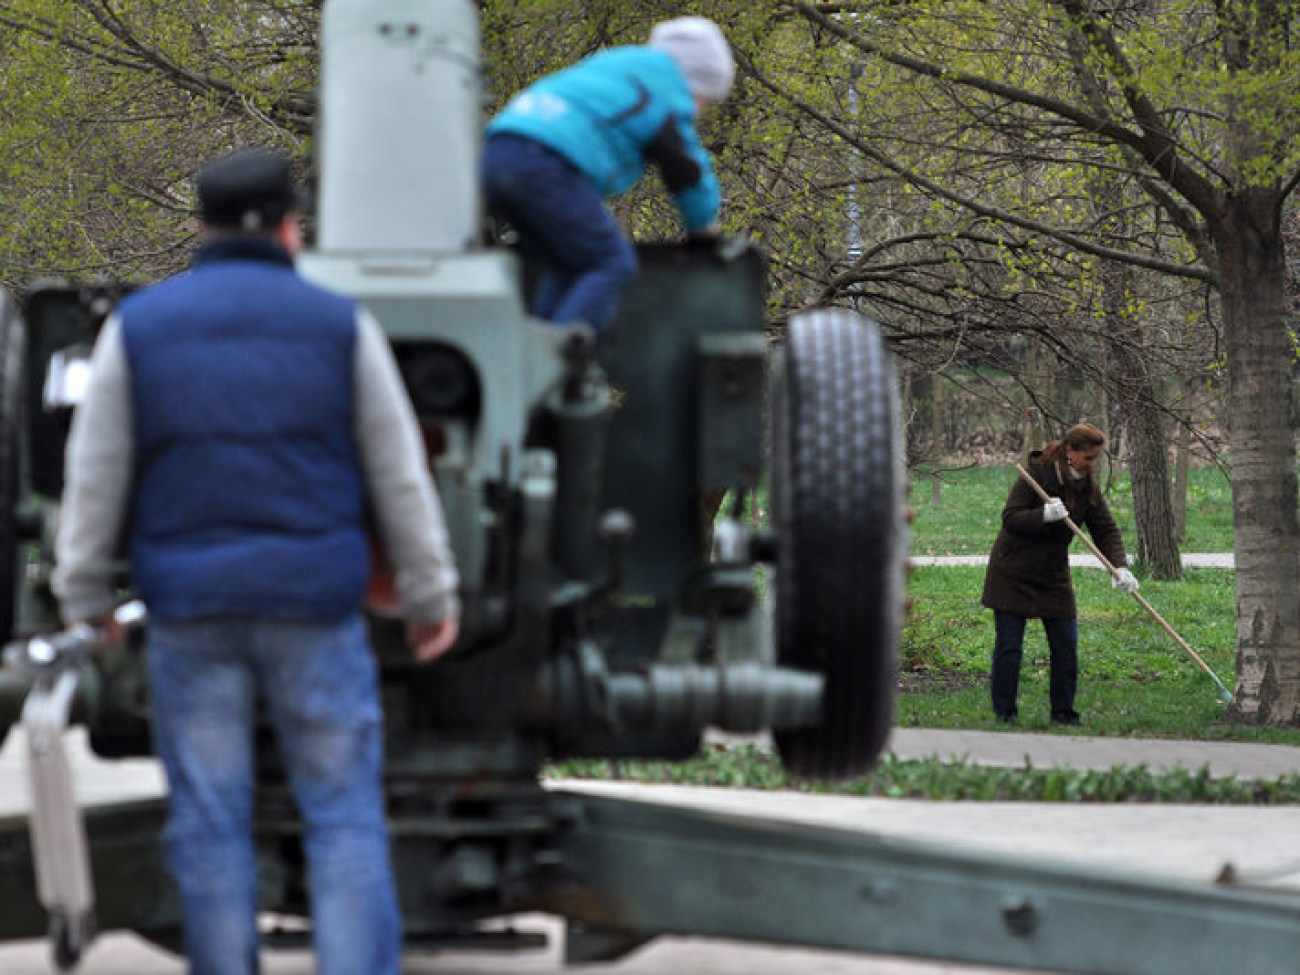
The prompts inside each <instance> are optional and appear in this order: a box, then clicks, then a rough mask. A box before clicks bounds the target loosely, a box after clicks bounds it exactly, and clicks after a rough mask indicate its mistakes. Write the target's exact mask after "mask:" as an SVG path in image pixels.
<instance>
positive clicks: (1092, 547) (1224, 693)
mask: <svg viewBox="0 0 1300 975" xmlns="http://www.w3.org/2000/svg"><path fill="white" fill-rule="evenodd" d="M1016 470H1018V471H1019V472H1020V476H1021V477H1023V478H1024V479H1025V483H1026V484H1028V485H1029V486H1030V487H1031V488H1033V489H1034V491H1035V492H1036V493H1037V494H1038V496H1039V497H1040V498H1042V499H1043V503H1044V504H1046V503H1047V502H1048V501H1051V500H1052V496H1051V495H1050V494H1048V493H1047V492H1046V491H1044V490H1043V486H1042V485H1041V484H1039V483H1038V482H1037V481H1036V480H1034V476H1033V475H1032V474H1030V473H1029V471H1027V470H1025V468H1024V466H1023V465H1021V464H1019V463H1017V464H1016ZM1065 524H1066V525H1067V526H1068V527H1069V529H1070V531H1072V532H1074V533H1075V534H1076V535H1078V536H1079V538H1080V539H1082V541H1083V544H1085V545H1087V546H1088V551H1090V552H1092V554H1093V555H1095V556H1097V560H1098V561H1099V562H1101V564H1102V566H1103V567H1104V568H1105V569H1106V571H1107V572H1109V573H1110V574H1111V578H1113V579H1115V580H1116V581H1118V580H1119V570H1118V569H1116V568H1115V567H1114V566H1113V565H1111V564H1110V560H1109V559H1107V558H1106V556H1104V555H1102V554H1101V549H1099V548H1098V547H1097V546H1096V544H1095V543H1094V542H1093V540H1092V539H1091V538H1089V537H1088V536H1087V535H1085V534H1084V533H1083V530H1082V529H1080V528H1079V526H1078V525H1076V524H1075V523H1074V519H1072V518H1071V517H1070V516H1069V515H1066V517H1065ZM1129 595H1130V596H1132V597H1133V598H1134V599H1136V600H1137V603H1138V605H1139V606H1141V607H1142V608H1143V609H1145V610H1146V611H1147V612H1148V613H1150V614H1151V618H1152V619H1153V620H1155V621H1156V622H1157V623H1159V624H1160V625H1161V626H1162V627H1164V630H1165V632H1166V633H1168V634H1169V635H1170V636H1171V637H1173V640H1174V642H1175V643H1177V644H1178V645H1179V646H1180V647H1182V648H1183V650H1184V651H1186V653H1187V655H1188V656H1189V657H1191V658H1192V659H1193V660H1194V661H1196V665H1197V666H1198V667H1200V668H1201V670H1203V671H1205V673H1206V674H1208V675H1209V678H1210V680H1212V681H1214V683H1215V685H1216V686H1217V687H1218V688H1219V696H1220V697H1221V698H1223V700H1224V702H1225V703H1226V702H1230V701H1231V700H1232V692H1231V691H1230V690H1228V689H1227V688H1226V687H1224V686H1223V681H1221V680H1219V678H1218V676H1217V675H1216V674H1215V673H1214V671H1212V670H1211V669H1210V666H1209V664H1207V663H1206V662H1205V661H1204V660H1202V659H1201V657H1200V654H1198V653H1197V652H1196V651H1195V650H1193V649H1192V648H1191V645H1190V644H1189V643H1188V642H1187V641H1186V640H1184V639H1183V638H1182V637H1181V636H1179V635H1178V632H1177V631H1176V630H1175V629H1174V628H1173V627H1172V626H1170V625H1169V623H1168V622H1167V621H1166V620H1165V618H1164V617H1163V616H1161V615H1160V614H1159V613H1157V612H1156V609H1155V607H1154V606H1152V605H1151V604H1150V603H1149V602H1147V601H1146V599H1145V598H1143V596H1142V595H1141V594H1140V593H1138V592H1131V593H1129Z"/></svg>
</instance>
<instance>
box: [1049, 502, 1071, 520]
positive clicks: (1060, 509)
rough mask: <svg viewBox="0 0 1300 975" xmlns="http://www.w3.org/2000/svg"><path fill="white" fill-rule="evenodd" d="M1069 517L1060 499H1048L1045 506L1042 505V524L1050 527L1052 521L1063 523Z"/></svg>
mask: <svg viewBox="0 0 1300 975" xmlns="http://www.w3.org/2000/svg"><path fill="white" fill-rule="evenodd" d="M1068 517H1070V512H1069V510H1068V509H1067V508H1066V507H1065V502H1064V501H1062V500H1061V499H1060V498H1049V499H1048V501H1047V504H1045V505H1043V524H1045V525H1050V524H1051V523H1052V522H1054V521H1064V520H1065V519H1066V518H1068Z"/></svg>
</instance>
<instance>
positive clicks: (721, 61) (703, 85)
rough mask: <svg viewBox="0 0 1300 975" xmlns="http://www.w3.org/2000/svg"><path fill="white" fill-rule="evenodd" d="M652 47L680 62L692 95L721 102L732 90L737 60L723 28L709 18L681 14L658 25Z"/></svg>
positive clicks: (652, 35)
mask: <svg viewBox="0 0 1300 975" xmlns="http://www.w3.org/2000/svg"><path fill="white" fill-rule="evenodd" d="M649 43H650V46H651V47H653V48H655V49H656V50H659V51H663V52H664V53H665V54H667V55H668V56H669V57H670V58H672V59H673V60H674V61H676V62H677V67H679V68H681V69H682V74H684V75H686V84H687V85H688V86H689V87H690V89H691V94H693V95H697V96H699V97H700V98H703V99H705V100H706V101H710V102H720V101H722V100H723V99H724V98H726V97H727V93H728V92H730V91H731V82H732V79H733V78H735V77H736V63H735V61H733V60H732V58H731V46H730V45H729V44H728V43H727V39H726V38H725V37H723V36H722V30H721V29H720V28H719V27H718V25H717V24H715V23H714V22H713V21H711V20H709V19H708V18H706V17H678V18H676V19H674V20H665V21H663V22H661V23H658V24H655V27H654V30H652V31H651V32H650V42H649Z"/></svg>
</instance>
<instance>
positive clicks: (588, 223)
mask: <svg viewBox="0 0 1300 975" xmlns="http://www.w3.org/2000/svg"><path fill="white" fill-rule="evenodd" d="M481 170H482V179H483V192H484V195H485V196H486V200H487V206H488V210H489V211H490V212H491V214H492V215H493V216H494V217H496V218H498V219H500V220H504V221H505V222H506V223H508V224H510V225H511V226H512V227H513V228H514V229H515V232H516V233H517V234H518V235H519V247H520V250H521V251H523V253H524V256H525V257H527V258H528V259H530V260H534V261H537V262H538V263H539V264H541V265H542V266H543V267H544V268H545V269H546V270H545V271H544V273H543V275H542V278H541V280H540V281H539V282H538V286H537V290H536V292H535V293H534V295H533V299H532V304H531V311H532V313H533V314H534V315H536V316H538V317H539V318H545V319H547V320H548V321H552V322H556V323H558V324H569V323H571V322H586V323H587V324H588V325H590V326H591V327H592V328H594V329H595V330H596V331H597V332H600V331H602V330H603V329H604V328H605V327H606V326H607V325H609V323H610V322H611V321H613V319H614V316H615V314H617V312H618V303H619V299H620V297H621V296H622V293H623V289H624V288H625V287H626V286H627V284H628V282H629V281H631V280H632V276H633V275H634V274H635V273H636V270H637V258H636V250H635V249H634V248H633V247H632V244H631V242H630V241H628V239H627V238H626V237H625V236H624V235H623V231H622V228H620V227H619V225H618V222H617V221H616V220H615V219H614V217H613V215H612V214H611V213H610V212H609V210H607V209H606V208H605V204H604V202H603V201H602V200H601V198H600V193H599V192H598V191H597V189H596V187H595V186H594V185H593V184H592V182H591V180H590V179H588V178H587V177H586V176H585V175H583V174H582V173H581V172H580V171H579V170H578V169H577V168H576V167H575V166H573V164H571V163H570V162H569V161H568V160H566V159H564V158H563V157H562V156H559V155H557V154H556V153H554V152H552V151H551V150H550V149H548V148H546V147H545V146H543V145H542V144H540V143H538V142H535V141H533V140H532V139H526V138H523V137H521V136H516V135H510V134H506V133H501V134H498V135H494V136H491V137H489V138H488V140H487V142H486V143H485V144H484V147H483V160H482V165H481Z"/></svg>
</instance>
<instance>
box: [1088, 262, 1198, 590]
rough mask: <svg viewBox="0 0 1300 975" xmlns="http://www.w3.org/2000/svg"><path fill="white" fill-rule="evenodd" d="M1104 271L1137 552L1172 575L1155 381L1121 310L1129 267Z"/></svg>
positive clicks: (1156, 570)
mask: <svg viewBox="0 0 1300 975" xmlns="http://www.w3.org/2000/svg"><path fill="white" fill-rule="evenodd" d="M1103 274H1104V278H1103V287H1104V288H1105V293H1104V296H1103V304H1104V307H1105V311H1106V325H1107V329H1106V335H1107V345H1108V346H1109V348H1110V353H1111V358H1112V359H1113V360H1114V363H1115V373H1116V375H1115V378H1116V380H1117V382H1116V384H1115V385H1116V386H1117V388H1118V399H1119V405H1120V406H1121V407H1122V409H1123V416H1124V419H1125V424H1124V425H1125V428H1126V431H1127V433H1128V455H1129V473H1130V474H1131V476H1132V490H1133V522H1134V528H1135V529H1136V531H1137V539H1138V550H1137V556H1138V558H1139V559H1140V560H1141V562H1142V564H1143V565H1145V566H1146V567H1147V570H1148V571H1149V572H1150V573H1151V576H1152V578H1155V579H1165V580H1169V579H1177V578H1178V577H1179V576H1181V575H1182V574H1183V564H1182V560H1181V559H1180V558H1179V555H1178V541H1177V539H1176V537H1175V533H1174V519H1173V513H1172V512H1171V511H1170V507H1169V495H1170V491H1169V453H1168V451H1167V450H1166V447H1165V429H1164V416H1163V413H1162V411H1161V410H1160V404H1159V401H1158V398H1157V397H1158V393H1157V389H1158V383H1157V381H1156V380H1155V379H1154V378H1153V377H1152V375H1151V370H1150V368H1149V366H1148V360H1146V359H1145V358H1144V357H1143V356H1142V355H1141V349H1142V345H1141V343H1140V342H1135V341H1134V340H1133V336H1134V334H1135V333H1140V329H1141V323H1139V322H1135V321H1133V319H1132V318H1131V317H1130V316H1129V315H1127V314H1125V312H1124V306H1125V302H1126V296H1127V294H1128V292H1129V285H1130V281H1129V279H1130V278H1131V277H1132V272H1131V269H1129V268H1125V267H1119V266H1115V265H1111V266H1109V267H1107V268H1106V269H1105V271H1104V272H1103Z"/></svg>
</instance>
